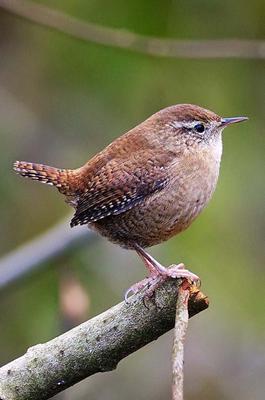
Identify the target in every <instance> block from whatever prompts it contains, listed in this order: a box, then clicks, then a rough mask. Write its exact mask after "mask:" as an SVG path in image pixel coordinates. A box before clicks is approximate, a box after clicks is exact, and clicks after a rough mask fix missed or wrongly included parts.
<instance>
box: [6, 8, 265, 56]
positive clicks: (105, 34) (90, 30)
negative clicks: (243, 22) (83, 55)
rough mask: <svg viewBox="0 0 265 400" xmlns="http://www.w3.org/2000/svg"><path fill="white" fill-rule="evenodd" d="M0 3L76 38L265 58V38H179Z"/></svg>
mask: <svg viewBox="0 0 265 400" xmlns="http://www.w3.org/2000/svg"><path fill="white" fill-rule="evenodd" d="M0 7H2V8H3V9H5V10H6V11H8V12H10V13H13V14H15V15H17V16H19V17H23V18H25V19H28V20H30V21H32V22H34V23H37V24H40V25H43V26H45V27H49V28H52V29H55V30H57V31H59V32H62V33H65V34H67V35H69V36H72V37H74V38H76V39H81V40H85V41H88V42H92V43H98V44H102V45H105V46H113V47H118V48H122V49H127V50H130V51H136V52H139V53H143V54H148V55H153V56H159V57H172V58H250V59H251V58H252V59H264V58H265V42H264V41H263V40H241V39H224V40H177V39H162V38H156V37H150V36H144V35H140V34H137V33H133V32H128V31H126V30H123V29H113V28H108V27H103V26H99V25H97V24H93V23H91V22H85V21H81V20H79V19H77V18H75V17H72V16H70V15H66V14H64V13H63V12H61V11H57V10H54V9H50V8H48V7H47V6H44V5H41V4H37V3H33V2H32V1H28V0H0Z"/></svg>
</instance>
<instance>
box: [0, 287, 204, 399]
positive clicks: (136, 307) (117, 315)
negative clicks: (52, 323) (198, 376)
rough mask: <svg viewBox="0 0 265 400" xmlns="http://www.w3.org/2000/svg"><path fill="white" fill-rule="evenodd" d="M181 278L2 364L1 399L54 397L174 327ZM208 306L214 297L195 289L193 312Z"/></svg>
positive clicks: (195, 312)
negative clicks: (152, 296)
mask: <svg viewBox="0 0 265 400" xmlns="http://www.w3.org/2000/svg"><path fill="white" fill-rule="evenodd" d="M180 283H181V280H178V281H176V280H175V281H174V280H168V281H167V282H164V283H163V284H162V285H161V286H160V287H159V288H158V289H157V290H156V295H155V301H154V300H150V301H148V304H144V303H143V300H142V296H140V295H137V296H134V297H133V298H132V299H131V301H130V304H129V305H128V304H125V302H122V303H119V304H117V305H116V306H114V307H112V308H110V309H109V310H107V311H105V312H104V313H102V314H100V315H98V316H96V317H94V318H92V319H90V320H89V321H87V322H84V323H83V324H81V325H79V326H77V327H76V328H74V329H72V330H70V331H68V332H66V333H65V334H63V335H61V336H58V337H57V338H55V339H53V340H51V341H49V342H47V343H44V344H38V345H36V346H34V347H31V348H29V349H28V351H27V352H26V354H24V355H23V356H22V357H20V358H18V359H16V360H14V361H12V362H10V363H9V364H7V365H5V366H3V367H2V368H0V400H35V399H36V400H37V399H38V400H41V399H49V398H50V397H52V396H54V395H55V394H56V393H58V392H61V391H63V390H64V389H66V388H68V387H70V386H72V385H73V384H75V383H77V382H79V381H81V380H82V379H84V378H86V377H88V376H90V375H93V374H95V373H97V372H105V371H110V370H113V369H115V368H116V366H117V364H118V362H119V361H120V360H122V359H123V358H124V357H126V356H128V355H129V354H131V353H133V352H134V351H136V350H138V349H140V348H141V347H143V346H145V345H146V344H147V343H149V342H152V341H153V340H155V339H157V338H158V337H159V336H161V335H163V334H164V333H165V332H167V331H168V330H170V329H171V328H173V326H174V319H175V309H176V299H177V296H178V287H179V285H180ZM207 307H208V299H207V297H206V296H204V295H203V294H202V293H201V292H200V291H199V290H198V289H197V288H193V289H192V291H191V296H190V299H189V316H190V317H191V316H193V315H195V314H197V313H198V312H200V311H202V310H204V309H206V308H207Z"/></svg>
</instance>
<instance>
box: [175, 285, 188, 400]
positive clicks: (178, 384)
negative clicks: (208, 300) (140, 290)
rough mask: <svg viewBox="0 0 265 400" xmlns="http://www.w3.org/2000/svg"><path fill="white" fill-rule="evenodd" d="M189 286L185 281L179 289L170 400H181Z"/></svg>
mask: <svg viewBox="0 0 265 400" xmlns="http://www.w3.org/2000/svg"><path fill="white" fill-rule="evenodd" d="M189 295H190V286H189V284H188V283H187V281H184V283H183V284H182V285H181V286H180V287H179V293H178V298H177V304H176V319H175V328H174V338H173V350H172V400H183V398H184V397H183V381H184V371H183V366H184V342H185V336H186V332H187V328H188V321H189V312H188V300H189Z"/></svg>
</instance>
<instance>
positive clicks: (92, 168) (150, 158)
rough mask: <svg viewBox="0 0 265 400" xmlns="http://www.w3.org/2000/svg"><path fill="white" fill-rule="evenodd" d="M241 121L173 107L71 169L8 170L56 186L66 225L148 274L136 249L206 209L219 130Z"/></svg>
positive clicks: (22, 166)
mask: <svg viewBox="0 0 265 400" xmlns="http://www.w3.org/2000/svg"><path fill="white" fill-rule="evenodd" d="M245 119H246V118H244V117H238V118H225V119H222V118H221V117H219V116H218V115H216V114H215V113H213V112H211V111H208V110H205V109H203V108H201V107H198V106H194V105H191V104H180V105H176V106H172V107H168V108H165V109H163V110H161V111H159V112H157V113H156V114H154V115H152V116H151V117H150V118H148V119H147V120H146V121H144V122H143V123H141V124H140V125H138V126H136V127H135V128H133V129H132V130H130V131H129V132H127V133H126V134H124V135H122V136H121V137H119V138H118V139H116V140H115V141H114V142H113V143H111V144H110V145H109V146H107V147H106V148H105V149H104V150H103V151H101V152H100V153H98V154H97V155H96V156H94V157H93V158H92V159H91V160H89V161H88V162H87V163H86V164H85V165H84V166H83V167H81V168H79V169H76V170H67V169H57V168H53V167H48V166H44V165H41V164H34V163H27V162H20V161H17V162H16V163H15V164H14V169H15V171H16V172H18V173H19V174H20V175H22V176H25V177H29V178H31V179H35V180H39V181H41V182H44V183H48V184H51V185H54V186H56V187H57V188H58V190H59V191H60V192H61V193H63V194H64V195H65V196H66V200H67V201H68V202H69V203H70V204H71V205H72V206H73V207H74V208H75V214H74V217H73V219H72V221H71V226H72V227H73V226H76V225H82V224H88V225H89V226H90V227H92V228H93V229H95V230H97V231H98V232H99V233H101V234H102V235H103V236H106V237H107V238H108V239H109V240H111V241H113V242H115V243H117V244H119V245H121V246H122V247H125V248H131V249H136V250H137V251H138V253H139V254H141V256H142V257H143V258H144V260H145V263H146V265H147V264H148V262H149V264H150V263H151V264H152V263H153V268H156V267H157V264H155V262H153V260H151V257H150V256H148V255H147V253H145V252H144V250H143V248H144V247H149V246H153V245H155V244H157V243H160V242H162V241H165V240H167V239H168V238H170V237H172V236H173V235H175V234H177V233H179V232H181V231H183V230H184V229H186V228H187V227H188V226H189V225H190V224H191V222H192V221H193V220H194V218H195V217H196V216H197V215H198V214H199V213H200V212H201V210H202V209H203V208H204V207H205V206H206V204H207V203H208V201H209V200H210V198H211V195H212V193H213V191H214V189H215V186H216V183H217V179H218V173H219V166H220V160H221V153H222V140H221V132H222V130H223V128H224V127H225V126H226V125H228V124H231V123H233V122H240V121H243V120H245ZM147 256H148V257H149V258H148V257H147ZM150 260H151V261H150ZM147 266H148V265H147ZM148 268H149V269H150V268H151V267H150V265H149V267H148ZM151 272H152V273H153V272H154V271H151ZM159 273H161V270H160V271H159ZM184 275H185V274H184ZM133 290H134V288H133Z"/></svg>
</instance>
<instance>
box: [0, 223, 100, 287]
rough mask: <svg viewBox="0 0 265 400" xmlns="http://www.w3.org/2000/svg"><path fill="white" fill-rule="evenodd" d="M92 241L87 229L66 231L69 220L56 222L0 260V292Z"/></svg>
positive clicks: (93, 236)
mask: <svg viewBox="0 0 265 400" xmlns="http://www.w3.org/2000/svg"><path fill="white" fill-rule="evenodd" d="M95 238H96V235H95V234H94V233H93V232H92V231H91V230H88V228H87V226H84V227H80V229H70V227H69V219H67V221H66V220H65V221H62V222H59V223H58V224H57V225H55V226H54V227H52V228H50V229H49V230H48V231H47V232H44V233H42V234H40V235H39V236H37V237H36V238H34V239H32V240H30V241H29V242H27V243H25V244H23V245H22V246H20V247H19V248H17V249H15V250H13V251H12V252H10V253H9V254H7V255H5V256H3V257H2V258H1V259H0V290H1V289H4V288H6V287H7V286H8V285H10V284H12V283H15V282H16V281H18V280H19V279H21V278H22V277H24V276H25V275H27V274H28V273H29V272H31V271H32V270H34V269H36V268H40V266H42V265H44V263H45V262H46V263H47V262H48V261H50V260H51V259H54V258H56V257H59V256H61V255H62V254H65V252H67V251H69V250H72V248H73V247H75V246H81V245H83V244H84V243H86V244H87V243H89V242H91V240H92V239H95Z"/></svg>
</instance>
